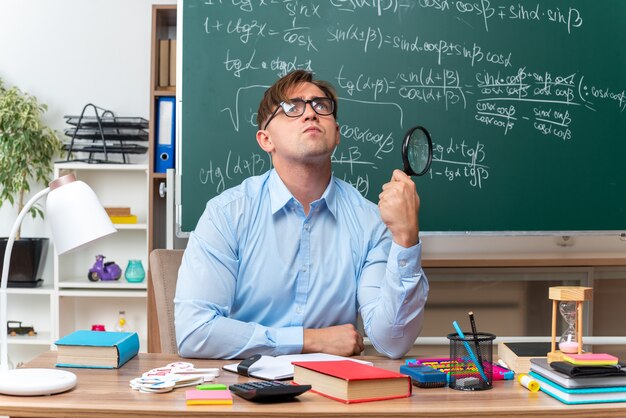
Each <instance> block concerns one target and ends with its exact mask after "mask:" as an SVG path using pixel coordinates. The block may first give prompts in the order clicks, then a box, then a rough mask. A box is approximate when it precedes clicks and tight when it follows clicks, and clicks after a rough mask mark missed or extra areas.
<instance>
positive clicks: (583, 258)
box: [422, 254, 626, 268]
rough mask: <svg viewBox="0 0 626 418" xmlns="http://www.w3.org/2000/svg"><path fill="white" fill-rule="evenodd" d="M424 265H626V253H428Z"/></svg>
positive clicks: (424, 258)
mask: <svg viewBox="0 0 626 418" xmlns="http://www.w3.org/2000/svg"><path fill="white" fill-rule="evenodd" d="M422 265H423V266H424V267H426V268H428V267H458V268H462V267H466V268H467V267H623V266H626V254H624V255H621V254H610V255H608V254H607V255H606V256H600V255H595V254H520V255H519V256H514V255H511V254H503V255H480V254H479V255H476V256H472V255H469V254H447V255H445V256H437V255H431V256H429V255H424V257H423V259H422Z"/></svg>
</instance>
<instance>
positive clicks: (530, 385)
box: [517, 373, 541, 392]
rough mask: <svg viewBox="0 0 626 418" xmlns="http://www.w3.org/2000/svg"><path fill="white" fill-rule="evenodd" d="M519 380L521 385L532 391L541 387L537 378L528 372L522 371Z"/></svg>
mask: <svg viewBox="0 0 626 418" xmlns="http://www.w3.org/2000/svg"><path fill="white" fill-rule="evenodd" d="M517 381H518V382H519V384H520V385H522V386H524V387H525V388H526V389H528V390H529V391H531V392H537V391H539V389H540V387H541V385H540V384H539V381H538V380H537V379H533V377H532V376H530V375H528V374H526V373H521V374H520V375H519V376H517Z"/></svg>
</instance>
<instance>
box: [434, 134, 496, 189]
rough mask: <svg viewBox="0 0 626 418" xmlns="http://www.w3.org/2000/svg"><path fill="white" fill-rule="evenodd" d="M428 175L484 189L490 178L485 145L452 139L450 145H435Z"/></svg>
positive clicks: (478, 142)
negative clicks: (484, 184)
mask: <svg viewBox="0 0 626 418" xmlns="http://www.w3.org/2000/svg"><path fill="white" fill-rule="evenodd" d="M428 175H429V176H430V177H431V178H443V179H446V180H448V181H450V182H459V181H461V182H464V183H466V184H468V185H469V186H470V187H473V188H478V189H480V188H482V187H483V183H484V182H485V181H486V180H487V179H488V178H489V165H487V152H486V146H485V144H483V143H481V142H480V141H476V142H475V143H473V144H470V143H469V141H467V140H464V139H463V140H461V141H456V140H455V139H454V138H450V141H449V142H448V144H439V143H433V162H432V166H431V169H430V171H429V172H428Z"/></svg>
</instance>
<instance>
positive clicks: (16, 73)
mask: <svg viewBox="0 0 626 418" xmlns="http://www.w3.org/2000/svg"><path fill="white" fill-rule="evenodd" d="M153 3H159V4H167V3H174V2H173V1H158V0H89V1H84V0H2V1H0V78H2V79H3V80H4V82H5V84H6V85H8V86H11V85H17V86H19V87H20V88H21V89H22V90H24V91H27V92H29V93H30V94H33V95H35V96H37V98H38V99H39V100H40V101H41V102H42V103H45V104H47V105H48V108H49V111H48V113H47V114H46V116H45V120H46V122H47V123H48V124H49V125H50V126H51V127H53V128H54V129H57V130H58V131H62V130H63V129H64V128H65V120H64V118H63V116H64V115H68V114H77V113H79V112H80V111H81V109H82V107H83V106H84V105H85V104H87V103H94V104H97V105H98V106H102V107H105V108H108V109H111V110H113V111H114V112H115V113H116V114H117V115H124V116H142V117H146V118H147V116H148V112H149V66H150V25H151V4H153ZM143 158H145V157H143ZM136 162H139V161H136ZM416 183H417V185H418V189H419V179H417V181H416ZM34 191H36V190H34ZM580 198H581V199H585V196H581V197H580ZM422 204H423V205H427V204H428V202H422ZM15 216H16V214H15V212H14V210H13V209H12V208H11V207H10V206H8V205H6V204H5V205H3V207H2V208H0V235H3V236H6V235H8V233H9V231H10V227H11V224H12V222H13V220H14V219H15ZM590 216H602V214H590ZM23 234H24V236H48V235H49V234H48V230H47V227H46V225H45V223H44V222H42V221H40V220H38V221H34V222H33V221H32V220H31V219H30V218H28V219H26V220H25V221H24V226H23ZM423 241H424V253H425V254H426V255H427V256H428V255H430V254H442V253H469V254H472V253H505V254H517V253H537V252H543V251H549V252H557V253H558V252H563V253H571V252H596V253H605V252H611V253H616V252H626V241H623V240H620V239H619V237H617V236H615V235H613V236H577V237H575V238H574V239H573V240H570V241H569V242H568V244H573V245H570V246H566V247H563V246H560V245H559V243H560V239H559V238H558V237H554V236H543V237H520V236H517V237H502V236H496V237H494V236H488V237H484V236H469V237H468V236H455V237H448V236H423ZM48 274H49V275H50V276H51V274H52V273H51V268H50V269H46V273H45V275H48Z"/></svg>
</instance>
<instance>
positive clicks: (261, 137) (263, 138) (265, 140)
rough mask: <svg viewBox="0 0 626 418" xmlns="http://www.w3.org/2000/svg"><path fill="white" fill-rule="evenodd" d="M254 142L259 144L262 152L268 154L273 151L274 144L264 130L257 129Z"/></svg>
mask: <svg viewBox="0 0 626 418" xmlns="http://www.w3.org/2000/svg"><path fill="white" fill-rule="evenodd" d="M256 142H258V143H259V147H261V149H262V150H263V151H265V152H268V153H271V152H272V151H274V144H273V143H272V139H271V138H270V135H269V133H268V132H267V131H266V130H265V129H259V130H258V131H257V132H256Z"/></svg>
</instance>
